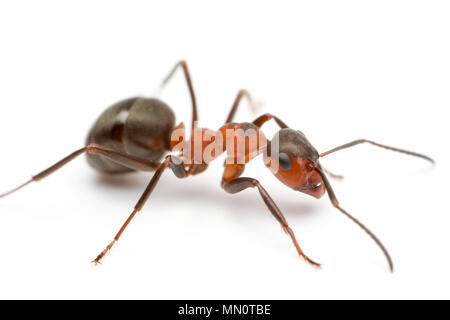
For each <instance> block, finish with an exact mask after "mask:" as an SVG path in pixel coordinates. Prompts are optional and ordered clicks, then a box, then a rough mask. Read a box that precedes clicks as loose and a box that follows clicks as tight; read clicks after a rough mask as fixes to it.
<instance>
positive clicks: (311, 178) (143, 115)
mask: <svg viewBox="0 0 450 320" xmlns="http://www.w3.org/2000/svg"><path fill="white" fill-rule="evenodd" d="M178 68H181V69H182V70H183V71H184V76H185V78H186V82H187V86H188V89H189V92H190V97H191V100H192V113H193V115H192V125H191V140H190V142H191V143H189V142H187V143H186V142H184V137H181V138H180V139H178V140H176V141H174V140H173V139H172V135H173V133H174V132H175V131H176V130H180V131H182V132H183V133H184V125H183V123H181V124H180V125H178V126H176V127H175V115H174V112H173V111H172V109H171V108H170V107H169V106H168V105H166V104H165V103H164V102H162V101H161V100H158V99H154V98H131V99H127V100H123V101H121V102H118V103H116V104H115V105H113V106H111V107H109V108H108V109H106V111H104V112H103V114H102V115H101V116H100V117H99V118H98V120H97V122H96V123H95V124H94V126H93V127H92V129H91V130H90V132H89V134H88V137H87V141H86V147H84V148H81V149H79V150H77V151H75V152H74V153H72V154H70V155H69V156H67V157H66V158H64V159H62V160H60V161H59V162H57V163H56V164H54V165H53V166H51V167H50V168H48V169H46V170H44V171H42V172H41V173H39V174H37V175H35V176H33V177H32V178H31V179H30V180H29V181H27V182H26V183H24V184H22V185H20V186H18V187H17V188H15V189H13V190H11V191H9V192H7V193H5V194H3V195H0V198H1V197H5V196H7V195H9V194H11V193H13V192H15V191H17V190H19V189H21V188H23V187H24V186H26V185H28V184H30V183H31V182H34V181H39V180H42V179H43V178H45V177H47V176H49V175H50V174H52V173H54V172H55V171H56V170H57V169H59V168H61V167H62V166H64V165H66V164H67V163H68V162H70V161H72V160H73V159H75V158H76V157H78V156H79V155H81V154H82V153H85V152H86V153H87V159H88V162H89V164H90V165H91V166H92V167H94V168H95V169H97V170H98V171H101V172H106V173H110V174H118V173H126V172H131V171H155V173H154V175H153V177H152V178H151V180H150V182H149V184H148V186H147V188H146V189H145V191H144V193H143V194H142V196H141V197H140V199H139V201H138V202H137V204H136V205H135V207H134V210H133V211H132V213H131V215H130V216H129V218H128V219H127V220H126V221H125V223H124V224H123V226H122V227H121V228H120V230H119V232H118V233H117V234H116V236H115V237H114V240H113V241H112V242H111V243H110V244H108V246H106V248H105V249H104V250H103V251H102V252H101V253H100V254H99V255H98V256H97V257H96V258H95V259H94V261H93V262H94V263H95V264H98V263H100V261H101V260H102V258H103V257H104V256H105V254H106V253H107V252H108V251H109V250H111V248H112V247H113V245H114V244H115V243H116V242H117V241H118V240H119V238H120V236H121V235H122V233H123V231H124V230H125V228H126V227H127V226H128V224H129V223H130V221H131V220H132V219H133V217H134V216H135V215H136V213H137V212H139V211H140V210H141V209H142V207H143V206H144V204H145V203H146V201H147V200H148V198H149V196H150V194H151V193H152V191H153V190H154V189H155V187H156V185H157V183H158V181H159V179H160V178H161V175H162V173H163V172H164V170H165V169H167V168H170V169H171V170H172V171H173V173H174V174H175V175H176V176H177V177H178V178H186V177H188V176H190V175H196V174H199V173H201V172H203V171H204V170H206V169H207V167H208V163H209V161H212V160H214V159H216V158H217V157H218V156H219V155H220V154H221V153H224V152H225V151H227V152H228V157H227V159H230V158H231V160H233V161H229V162H228V161H227V162H226V163H225V170H224V173H223V176H222V182H221V186H222V188H223V189H224V190H225V191H226V192H228V193H238V192H241V191H242V190H244V189H247V188H257V189H258V191H259V194H260V195H261V197H262V199H263V200H264V202H265V204H266V205H267V207H268V209H269V210H270V212H271V213H272V214H273V216H274V217H275V219H277V221H278V222H279V223H280V224H281V226H282V228H283V230H284V231H285V232H286V233H287V234H288V235H289V236H290V238H291V240H292V242H293V244H294V246H295V248H296V249H297V252H298V254H299V255H300V256H301V257H303V258H304V259H305V260H306V261H307V262H308V263H310V264H311V265H313V266H320V264H318V263H316V262H314V261H313V260H311V259H310V258H309V257H308V256H307V255H306V254H304V253H303V251H302V249H301V248H300V246H299V244H298V242H297V240H296V238H295V235H294V232H293V231H292V230H291V228H290V227H289V225H288V222H287V221H286V219H285V217H284V216H283V214H282V212H281V211H280V209H279V208H278V206H277V205H276V204H275V202H274V201H273V200H272V198H271V197H270V195H269V194H268V193H267V191H266V190H265V189H264V187H263V186H262V185H261V184H260V183H259V181H258V180H256V179H254V178H247V177H241V175H242V173H243V172H244V169H245V165H246V164H247V163H248V162H250V161H251V160H252V159H253V158H255V157H256V156H257V155H259V154H263V158H264V161H265V164H266V166H268V167H272V166H273V165H275V167H276V168H277V170H273V171H272V172H273V173H274V175H275V176H276V177H277V178H278V179H279V180H280V181H281V182H282V183H283V184H285V185H286V186H288V187H290V188H293V189H294V190H297V191H300V192H303V193H306V194H309V195H311V196H313V197H315V198H320V197H321V196H322V195H323V194H324V193H325V191H326V192H327V193H328V196H329V198H330V200H331V203H332V204H333V206H334V207H335V208H337V209H338V210H339V211H340V212H342V213H343V214H344V215H346V216H347V217H348V218H350V219H351V220H352V221H353V222H355V223H356V224H357V225H358V226H360V227H361V228H362V229H363V230H364V231H365V232H366V233H367V234H368V235H369V236H370V237H371V238H372V239H373V240H374V241H375V242H376V244H377V245H378V246H379V247H380V249H381V250H382V251H383V253H384V255H385V257H386V259H387V261H388V263H389V267H390V270H391V271H393V263H392V260H391V258H390V256H389V253H388V252H387V250H386V249H385V247H384V246H383V244H382V243H381V242H380V241H379V240H378V238H377V237H376V236H375V235H374V234H373V233H372V232H371V231H370V230H369V229H368V228H366V227H365V226H364V225H363V224H362V223H361V222H359V221H358V220H357V219H355V218H354V217H353V216H351V215H350V214H349V213H347V212H346V211H345V210H344V209H342V208H341V207H340V206H339V202H338V200H337V198H336V196H335V194H334V191H333V189H332V187H331V185H330V182H329V181H328V179H327V175H326V174H325V170H324V169H323V168H322V166H321V165H320V162H319V158H320V157H323V156H325V155H328V154H330V153H333V152H336V151H338V150H342V149H345V148H349V147H352V146H355V145H357V144H361V143H369V144H372V145H374V146H377V147H381V148H385V149H388V150H393V151H398V152H402V153H405V154H408V155H412V156H416V157H420V158H423V159H426V160H428V161H430V162H432V163H433V162H434V161H433V160H432V159H431V158H429V157H427V156H425V155H422V154H419V153H415V152H411V151H406V150H402V149H398V148H393V147H389V146H385V145H382V144H378V143H375V142H373V141H369V140H356V141H353V142H350V143H347V144H344V145H342V146H339V147H337V148H334V149H332V150H330V151H327V152H324V153H322V154H319V153H318V152H317V151H316V149H315V148H314V147H313V146H312V145H311V143H310V142H309V141H308V140H307V139H306V137H305V135H304V134H303V133H301V132H300V131H297V130H294V129H291V128H289V127H288V126H287V125H286V124H285V123H284V122H283V121H282V120H280V119H279V118H278V117H276V116H274V115H272V114H264V115H262V116H260V117H258V118H257V119H256V120H255V121H253V122H252V123H246V122H245V123H233V122H232V120H233V118H234V116H235V113H236V111H237V109H238V106H239V103H240V101H241V100H242V98H244V97H246V98H248V99H249V100H250V95H249V94H248V93H247V91H245V90H241V91H239V93H238V95H237V97H236V99H235V101H234V104H233V106H232V108H231V111H230V113H229V115H228V117H227V119H226V121H225V124H224V125H223V126H222V127H221V128H220V129H219V130H218V131H216V132H214V131H211V130H209V129H204V128H197V127H196V123H197V120H198V113H197V104H196V99H195V94H194V89H193V86H192V81H191V77H190V75H189V71H188V67H187V64H186V62H185V61H181V62H179V63H178V64H176V65H175V67H174V68H173V69H172V70H171V72H170V73H169V74H168V76H167V77H166V78H165V79H164V81H163V82H162V84H161V88H162V87H164V86H165V85H166V84H167V83H168V82H169V80H170V79H171V78H172V76H173V75H174V73H175V72H176V71H177V69H178ZM269 120H274V121H275V122H276V124H278V126H279V127H280V130H279V131H278V132H277V133H276V134H275V136H274V138H273V139H272V140H268V139H266V137H265V136H264V134H263V133H262V131H261V130H260V129H261V126H262V125H263V124H264V123H266V122H267V121H269ZM237 129H243V130H246V131H249V130H250V131H251V132H252V134H251V135H247V136H245V148H244V154H243V158H242V159H237V157H238V154H237V152H236V151H232V152H231V153H230V152H229V151H230V146H231V149H233V150H236V148H235V147H236V143H237V142H236V136H234V135H230V130H231V131H232V132H234V131H235V130H237ZM196 132H197V133H198V132H200V134H201V138H202V139H201V140H202V141H201V147H200V152H202V153H204V152H205V150H206V149H207V148H211V146H212V147H214V151H213V152H211V157H210V159H209V161H206V160H205V159H201V160H200V161H196V160H197V159H194V158H195V157H196V153H195V152H194V155H186V152H184V151H185V150H184V149H185V148H186V146H194V140H195V139H193V136H195V133H196ZM208 134H209V135H210V136H211V137H212V138H211V139H210V140H209V141H207V140H206V141H205V139H203V138H204V136H206V135H208ZM219 134H220V135H221V136H222V137H223V141H222V142H221V143H220V144H219V143H218V140H217V139H216V138H217V137H218V136H219ZM251 138H256V140H255V141H256V149H253V150H250V149H249V140H250V139H251ZM275 141H276V142H277V146H275V143H274V142H275ZM180 142H183V144H182V145H183V146H184V147H182V148H177V146H178V147H179V146H180ZM194 148H195V146H194ZM176 152H181V156H180V154H177V155H174V153H176ZM168 153H169V154H168ZM237 160H240V161H237Z"/></svg>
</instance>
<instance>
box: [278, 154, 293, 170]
mask: <svg viewBox="0 0 450 320" xmlns="http://www.w3.org/2000/svg"><path fill="white" fill-rule="evenodd" d="M278 163H279V164H280V167H281V169H283V170H289V169H290V168H291V167H292V162H291V158H290V157H289V156H288V155H287V154H286V153H280V154H279V155H278Z"/></svg>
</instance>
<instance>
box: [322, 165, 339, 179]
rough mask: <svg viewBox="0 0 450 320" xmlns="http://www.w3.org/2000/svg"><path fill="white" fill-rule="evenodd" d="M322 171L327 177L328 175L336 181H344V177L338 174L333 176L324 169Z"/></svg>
mask: <svg viewBox="0 0 450 320" xmlns="http://www.w3.org/2000/svg"><path fill="white" fill-rule="evenodd" d="M322 169H323V171H324V172H325V173H326V174H327V175H329V176H330V177H331V178H333V179H336V180H343V179H344V176H341V175H339V174H335V173H333V172H330V171H329V170H327V169H325V168H322Z"/></svg>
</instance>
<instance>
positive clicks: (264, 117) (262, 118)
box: [253, 113, 289, 129]
mask: <svg viewBox="0 0 450 320" xmlns="http://www.w3.org/2000/svg"><path fill="white" fill-rule="evenodd" d="M272 119H273V120H275V122H276V123H277V124H278V126H279V127H280V128H281V129H285V128H289V127H288V125H287V124H285V123H284V122H283V121H281V120H280V118H278V117H276V116H274V115H273V114H270V113H265V114H263V115H262V116H260V117H258V118H257V119H256V120H255V121H253V124H254V125H256V126H258V127H261V126H262V125H263V124H264V123H266V122H267V121H270V120H272Z"/></svg>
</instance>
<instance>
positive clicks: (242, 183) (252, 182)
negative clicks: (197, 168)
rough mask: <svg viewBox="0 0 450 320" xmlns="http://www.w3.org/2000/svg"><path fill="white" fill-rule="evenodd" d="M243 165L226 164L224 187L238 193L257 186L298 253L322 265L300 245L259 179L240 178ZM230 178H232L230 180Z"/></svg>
mask: <svg viewBox="0 0 450 320" xmlns="http://www.w3.org/2000/svg"><path fill="white" fill-rule="evenodd" d="M239 166H240V167H239ZM242 166H243V165H233V164H227V165H226V167H225V172H224V178H223V180H222V188H223V189H224V190H225V191H226V192H228V193H238V192H241V191H243V190H245V189H247V188H255V187H256V188H257V189H258V191H259V194H260V196H261V198H262V199H263V201H264V203H265V204H266V206H267V208H268V209H269V210H270V212H271V213H272V215H273V216H274V217H275V219H277V221H278V222H279V223H280V225H281V227H282V228H283V230H284V232H286V234H288V235H289V236H290V237H291V239H292V242H293V244H294V246H295V248H296V249H297V252H298V254H299V255H300V256H301V257H302V258H303V259H305V260H306V261H307V262H308V263H309V264H311V265H313V266H315V267H320V264H319V263H317V262H314V261H313V260H311V259H310V258H309V257H308V256H307V255H306V254H305V253H304V252H303V250H302V249H301V248H300V245H299V244H298V242H297V239H296V238H295V235H294V232H293V231H292V229H291V228H290V227H289V224H288V222H287V221H286V218H285V217H284V215H283V213H282V212H281V210H280V209H279V208H278V206H277V205H276V204H275V202H274V201H273V199H272V198H271V197H270V195H269V194H268V193H267V191H266V190H265V189H264V188H263V186H262V185H261V184H260V183H259V181H258V180H256V179H253V178H239V176H240V175H241V174H242V172H243V171H244V168H243V167H242ZM232 176H235V177H234V178H231V177H232ZM230 178H231V179H230ZM228 179H230V180H228Z"/></svg>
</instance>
